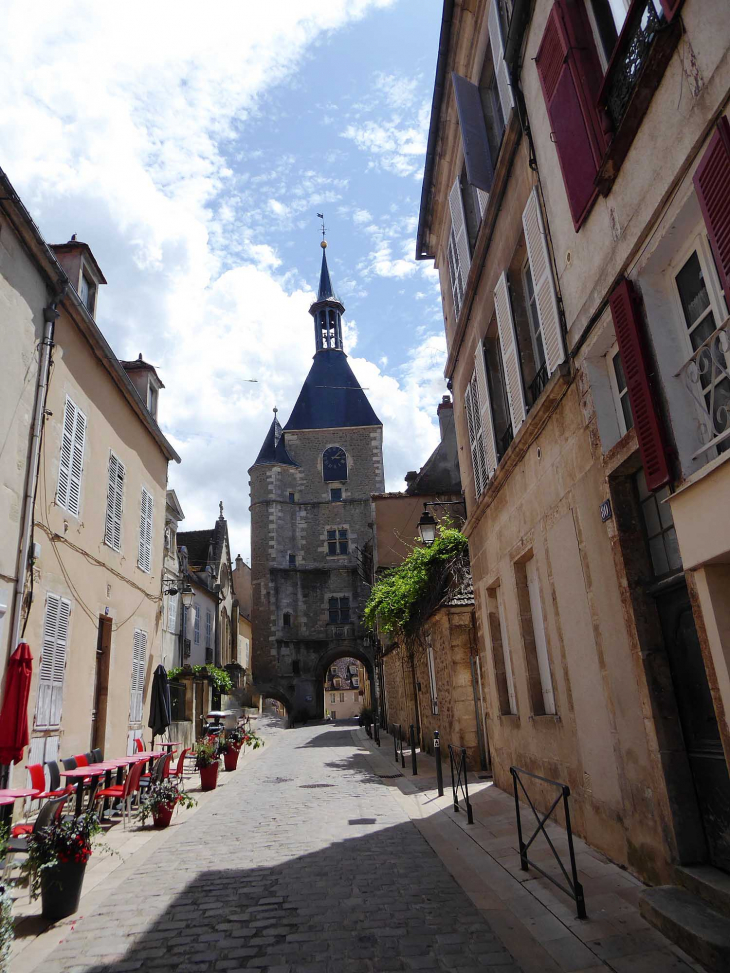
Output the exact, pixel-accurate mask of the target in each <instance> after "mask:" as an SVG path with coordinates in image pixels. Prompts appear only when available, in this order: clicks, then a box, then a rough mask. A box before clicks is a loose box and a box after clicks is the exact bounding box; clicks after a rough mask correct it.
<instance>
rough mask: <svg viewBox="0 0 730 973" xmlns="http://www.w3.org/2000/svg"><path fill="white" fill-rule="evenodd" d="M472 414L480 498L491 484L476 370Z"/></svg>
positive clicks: (473, 452)
mask: <svg viewBox="0 0 730 973" xmlns="http://www.w3.org/2000/svg"><path fill="white" fill-rule="evenodd" d="M470 385H471V412H472V418H473V425H474V446H473V451H472V464H473V465H474V466H475V468H478V469H479V493H478V494H477V496H479V495H480V494H481V493H483V492H484V490H486V488H487V483H488V482H489V471H488V470H487V460H486V454H485V452H484V434H483V430H482V406H481V397H480V394H479V385H478V383H477V376H476V369H475V370H474V371H473V372H472V375H471V382H470Z"/></svg>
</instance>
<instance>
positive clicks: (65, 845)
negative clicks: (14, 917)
mask: <svg viewBox="0 0 730 973" xmlns="http://www.w3.org/2000/svg"><path fill="white" fill-rule="evenodd" d="M100 831H101V826H100V824H99V818H98V817H97V816H96V815H95V814H94V813H93V812H91V811H87V812H86V813H85V814H81V815H79V817H77V818H67V819H61V820H58V821H52V822H51V824H49V825H48V827H47V828H41V829H40V830H39V831H32V832H31V833H30V834H29V835H28V839H27V840H28V857H27V859H26V860H25V861H24V862H23V869H24V870H25V871H27V872H28V875H29V882H30V895H31V898H33V899H37V898H38V895H39V894H40V896H41V902H42V905H43V908H42V910H41V911H42V914H43V916H44V917H45V918H46V919H52V920H53V921H54V922H55V921H56V920H57V919H65V918H66V916H70V915H71V914H72V913H74V912H76V911H77V909H78V907H79V901H80V900H81V886H82V885H83V882H84V873H85V871H86V863H87V861H88V860H89V857H90V855H91V846H92V840H93V838H94V836H95V835H97V834H99V832H100Z"/></svg>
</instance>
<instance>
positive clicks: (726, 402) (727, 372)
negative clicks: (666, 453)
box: [677, 317, 730, 459]
mask: <svg viewBox="0 0 730 973" xmlns="http://www.w3.org/2000/svg"><path fill="white" fill-rule="evenodd" d="M677 375H678V376H682V377H683V378H684V382H685V385H686V386H687V388H688V389H689V392H690V395H691V396H692V398H693V399H694V400H695V402H696V403H697V405H698V406H699V410H698V413H697V426H698V429H697V435H698V439H699V441H700V443H701V444H702V445H701V447H700V449H698V450H697V451H696V452H695V453H694V454H693V456H692V459H696V458H697V457H698V456H700V455H701V454H702V453H705V452H706V451H707V450H708V449H712V448H713V447H717V449H718V450H719V451H720V452H723V451H724V450H726V449H728V448H730V317H728V318H726V319H725V320H724V321H723V323H722V324H721V325H720V327H719V328H717V329H716V330H715V331H713V333H712V334H711V335H710V336H709V337H708V338H706V339H705V340H704V341H703V342H702V344H701V345H700V346H699V348H698V349H697V350H696V351H695V353H694V354H693V355H692V357H691V358H690V359H689V361H687V362H686V363H685V364H684V365H683V366H682V368H681V369H680V370H679V372H678V373H677Z"/></svg>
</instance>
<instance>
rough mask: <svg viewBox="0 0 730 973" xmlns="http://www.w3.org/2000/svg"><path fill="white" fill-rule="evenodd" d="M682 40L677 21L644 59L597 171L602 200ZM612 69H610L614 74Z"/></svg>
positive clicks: (664, 30) (602, 104) (602, 99)
mask: <svg viewBox="0 0 730 973" xmlns="http://www.w3.org/2000/svg"><path fill="white" fill-rule="evenodd" d="M681 36H682V27H681V21H680V18H677V19H676V20H675V21H674V22H673V23H671V24H667V25H666V26H665V27H662V28H661V30H659V32H658V33H657V35H656V38H655V40H654V42H653V44H652V46H651V49H650V51H649V53H648V55H647V58H646V62H645V63H644V65H643V67H642V68H641V72H640V74H639V76H638V78H637V79H636V82H635V84H634V89H633V92H632V94H631V98H630V100H629V103H628V105H627V107H626V110H625V112H624V114H623V117H622V119H621V122H620V124H619V126H618V129H617V130H616V132H615V133H614V135H613V139H612V141H611V144H610V145H609V147H608V149H607V150H606V153H605V155H604V157H603V161H602V163H601V167H600V169H599V170H598V174H597V176H596V179H595V185H596V188H597V189H598V192H599V193H600V194H601V196H608V194H609V193H610V192H611V189H612V188H613V184H614V182H615V181H616V177H617V176H618V173H619V170H620V168H621V166H622V165H623V162H624V160H625V159H626V156H627V155H628V154H629V150H630V148H631V145H632V143H633V141H634V139H635V138H636V134H637V132H638V131H639V128H640V127H641V123H642V121H643V118H644V115H646V112H647V110H648V108H649V103H650V102H651V99H652V98H653V97H654V93H655V91H656V90H657V88H658V87H659V85H660V83H661V80H662V77H663V76H664V72H665V71H666V69H667V66H668V64H669V62H670V60H671V59H672V55H673V54H674V50H675V48H676V47H677V44H678V43H679V39H680V37H681ZM611 68H613V71H612V70H611ZM616 70H617V67H616V66H614V65H613V63H612V65H610V66H609V75H607V76H606V79H605V80H604V83H603V87H602V89H601V96H600V99H599V104H598V108H599V111H601V110H605V101H606V96H605V92H606V90H607V88H608V87H609V86H610V83H611V80H612V79H611V76H610V75H612V74H614V73H615V72H616Z"/></svg>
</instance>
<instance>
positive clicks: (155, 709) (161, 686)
mask: <svg viewBox="0 0 730 973" xmlns="http://www.w3.org/2000/svg"><path fill="white" fill-rule="evenodd" d="M171 722H172V704H171V702H170V683H169V682H168V681H167V670H166V669H165V667H164V666H163V665H159V666H158V667H157V668H156V669H155V674H154V676H153V677H152V699H151V700H150V718H149V720H148V721H147V725H148V726H149V727H151V729H152V740H153V741H154V739H155V737H159V736H162V734H163V733H164V732H165V730H166V729H167V728H168V726H169V725H170V723H171Z"/></svg>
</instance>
